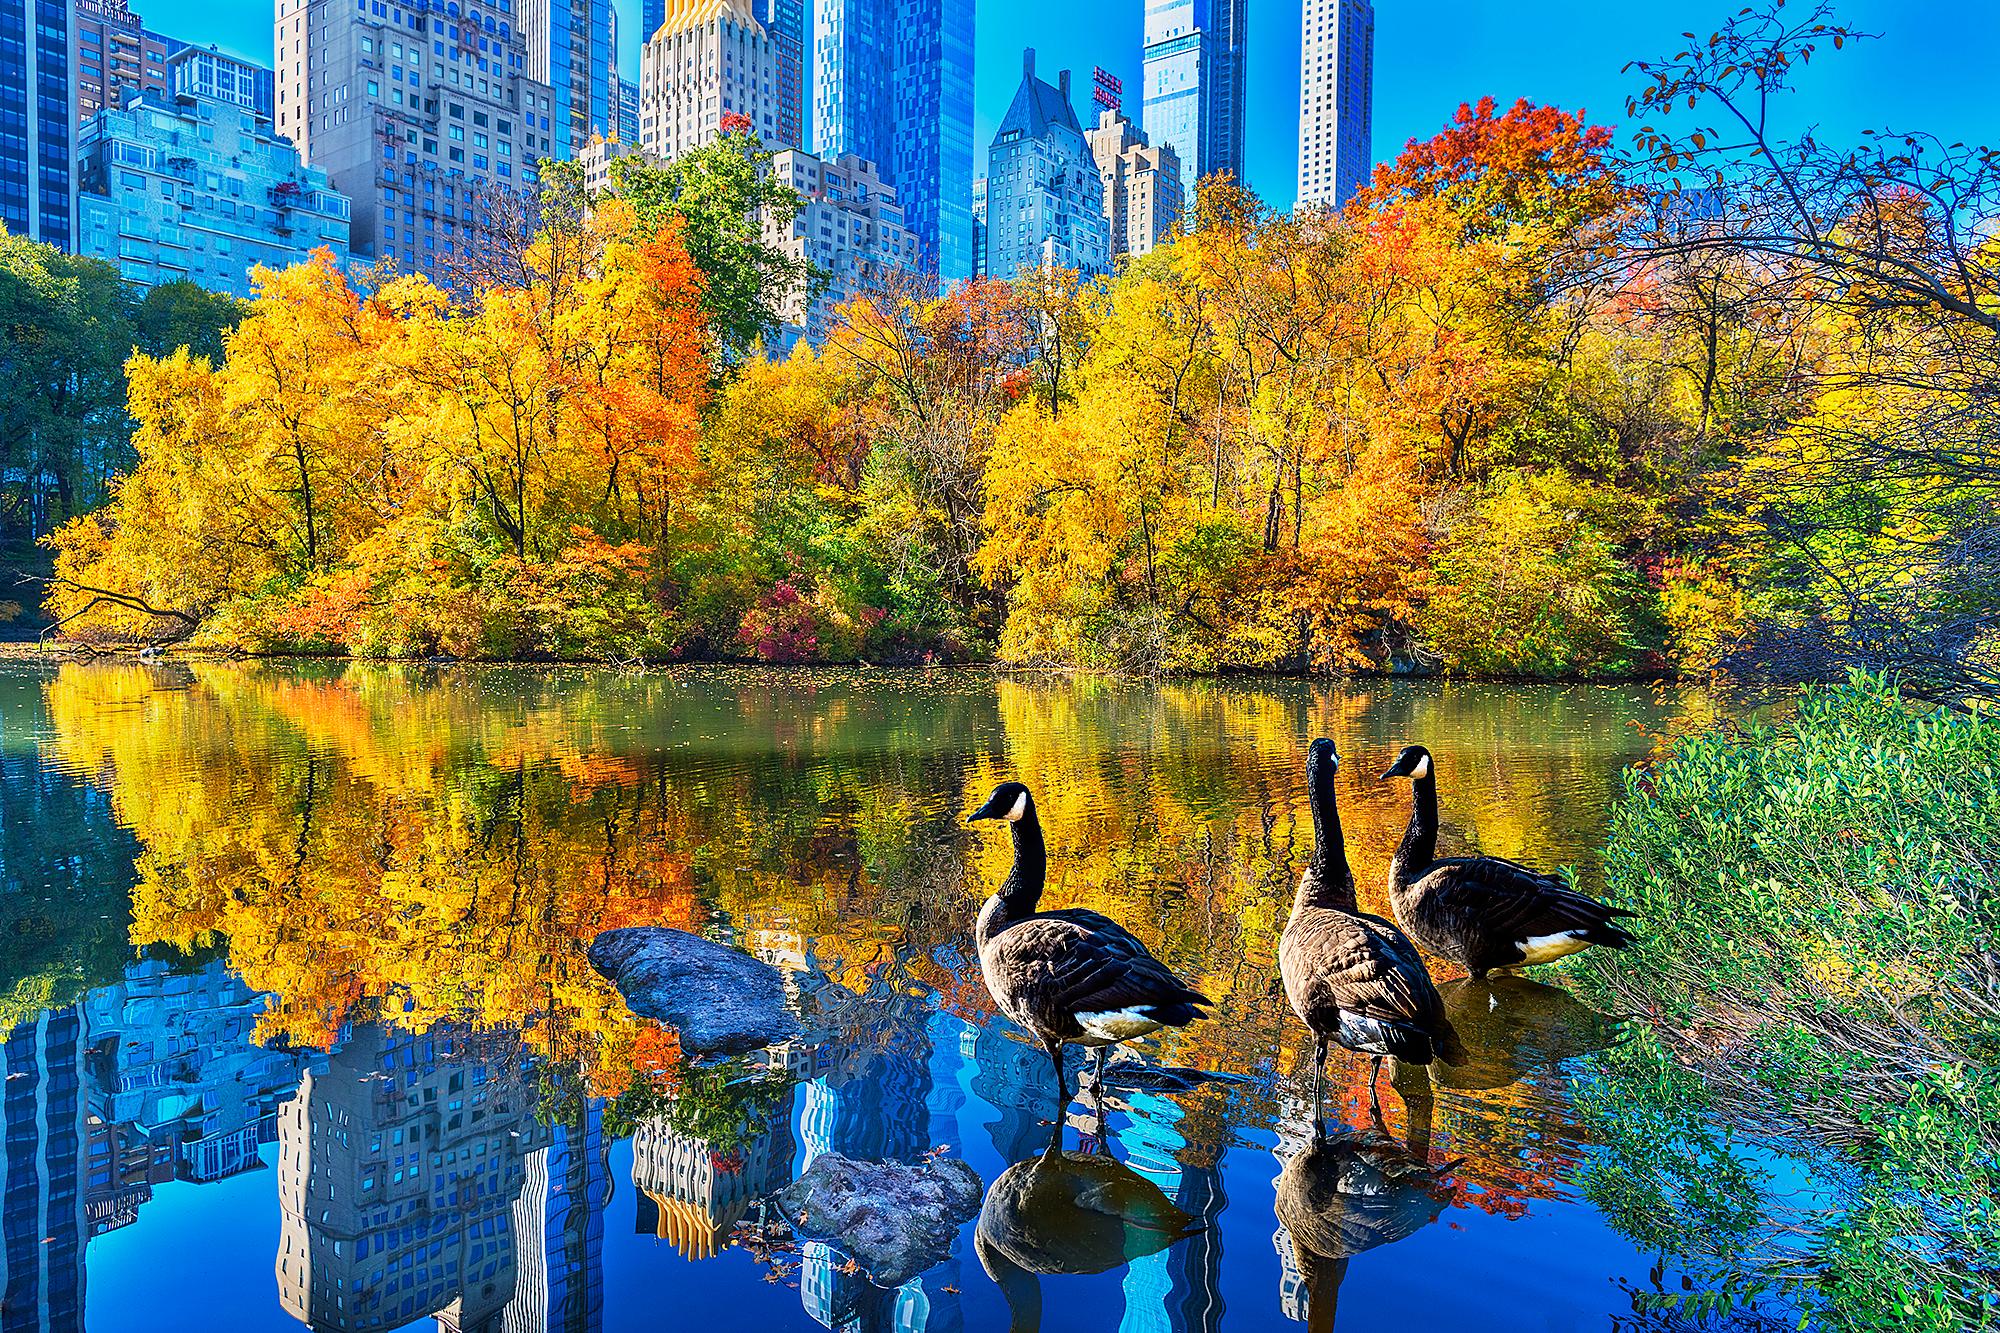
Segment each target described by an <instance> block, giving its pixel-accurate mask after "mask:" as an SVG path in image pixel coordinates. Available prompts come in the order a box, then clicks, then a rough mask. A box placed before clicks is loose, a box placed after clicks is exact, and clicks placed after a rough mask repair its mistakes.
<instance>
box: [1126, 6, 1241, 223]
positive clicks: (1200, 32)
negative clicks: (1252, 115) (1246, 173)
mask: <svg viewBox="0 0 2000 1333" xmlns="http://www.w3.org/2000/svg"><path fill="white" fill-rule="evenodd" d="M1248 5H1249V0H1147V3H1146V56H1145V69H1144V73H1143V80H1144V81H1143V83H1142V84H1141V96H1142V99H1143V100H1142V102H1141V106H1142V111H1141V113H1140V114H1141V120H1142V123H1143V124H1144V126H1145V130H1146V139H1147V142H1149V143H1151V144H1153V145H1154V146H1155V147H1158V146H1160V145H1162V144H1172V145H1173V148H1174V151H1175V152H1176V153H1178V154H1180V159H1181V199H1182V200H1183V203H1184V206H1185V207H1187V208H1192V207H1193V206H1194V202H1195V184H1196V182H1198V181H1199V180H1200V179H1201V178H1202V177H1203V176H1207V175H1210V174H1212V173H1214V172H1218V171H1226V172H1228V173H1229V174H1230V175H1232V176H1234V177H1236V179H1237V180H1239V181H1240V180H1242V179H1243V94H1244V84H1243V60H1244V53H1245V51H1246V50H1247V49H1248V48H1247V41H1246V37H1245V21H1246V11H1247V9H1248Z"/></svg>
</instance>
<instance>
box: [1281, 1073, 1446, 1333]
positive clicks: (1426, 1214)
mask: <svg viewBox="0 0 2000 1333" xmlns="http://www.w3.org/2000/svg"><path fill="white" fill-rule="evenodd" d="M1409 1073H1411V1074H1414V1075H1415V1077H1407V1078H1399V1079H1398V1081H1397V1091H1399V1092H1401V1093H1402V1094H1403V1099H1404V1103H1405V1105H1406V1107H1407V1108H1408V1111H1409V1138H1408V1142H1407V1143H1402V1142H1398V1141H1397V1140H1396V1139H1395V1138H1394V1137H1393V1136H1391V1135H1390V1134H1389V1132H1388V1131H1387V1129H1386V1128H1385V1127H1384V1126H1383V1124H1382V1122H1381V1120H1380V1119H1379V1118H1378V1119H1377V1120H1376V1121H1375V1124H1374V1126H1373V1127H1372V1128H1369V1129H1362V1130H1356V1129H1347V1130H1342V1131H1339V1132H1336V1133H1333V1134H1328V1133H1325V1132H1324V1130H1323V1128H1322V1129H1319V1130H1317V1131H1316V1132H1315V1133H1314V1135H1313V1137H1312V1138H1311V1140H1310V1141H1308V1143H1307V1144H1306V1146H1305V1149H1304V1151H1302V1152H1300V1153H1299V1154H1298V1155H1297V1156H1296V1157H1293V1158H1292V1159H1291V1160H1290V1161H1289V1162H1287V1163H1285V1169H1284V1170H1283V1171H1282V1172H1281V1173H1280V1174H1279V1176H1278V1184H1277V1214H1278V1223H1279V1225H1280V1226H1282V1227H1283V1228H1284V1229H1285V1233H1286V1235H1287V1236H1289V1237H1290V1238H1291V1243H1292V1253H1293V1256H1294V1258H1295V1259H1296V1261H1297V1263H1298V1268H1299V1275H1300V1277H1301V1278H1302V1279H1303V1285H1304V1296H1305V1302H1306V1308H1305V1321H1306V1327H1307V1328H1308V1329H1309V1330H1311V1333H1327V1331H1328V1330H1331V1329H1332V1328H1333V1320H1334V1311H1335V1308H1336V1305H1337V1304H1338V1301H1339V1298H1340V1284H1341V1281H1342V1280H1343V1279H1344V1278H1345V1277H1346V1276H1347V1264H1348V1260H1350V1259H1352V1258H1353V1257H1354V1256H1355V1255H1357V1254H1360V1253H1362V1252H1363V1251H1365V1250H1372V1249H1376V1248H1378V1247H1379V1246H1383V1245H1389V1244H1392V1243H1394V1242H1396V1241H1399V1240H1402V1239H1403V1238H1405V1237H1406V1236H1409V1235H1411V1234H1413V1233H1415V1232H1417V1231H1421V1230H1423V1228H1425V1227H1427V1226H1429V1225H1430V1224H1431V1223H1433V1222H1435V1221H1437V1219H1438V1215H1439V1214H1440V1213H1442V1212H1443V1211H1444V1207H1445V1204H1446V1203H1447V1202H1449V1201H1450V1199H1451V1187H1450V1186H1449V1185H1447V1184H1446V1183H1445V1181H1444V1175H1445V1172H1446V1171H1447V1170H1449V1167H1448V1166H1447V1167H1446V1168H1444V1169H1437V1170H1434V1169H1433V1168H1432V1167H1431V1165H1430V1161H1429V1157H1430V1124H1431V1111H1432V1102H1431V1094H1430V1084H1429V1080H1428V1079H1426V1078H1424V1077H1423V1071H1421V1070H1411V1071H1409ZM1295 1317H1296V1316H1295Z"/></svg>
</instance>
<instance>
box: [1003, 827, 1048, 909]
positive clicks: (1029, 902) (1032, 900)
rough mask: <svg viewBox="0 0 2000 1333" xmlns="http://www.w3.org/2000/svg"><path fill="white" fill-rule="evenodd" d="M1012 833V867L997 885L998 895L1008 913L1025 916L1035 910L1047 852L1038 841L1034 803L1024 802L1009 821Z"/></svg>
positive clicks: (1038, 899) (1040, 841)
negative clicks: (1004, 880) (1025, 803)
mask: <svg viewBox="0 0 2000 1333" xmlns="http://www.w3.org/2000/svg"><path fill="white" fill-rule="evenodd" d="M1012 829H1013V834H1014V868H1013V869H1012V870H1011V871H1009V872H1008V874H1007V882H1006V883H1005V884H1002V885H1001V886H1000V897H1001V899H1002V900H1003V901H1005V903H1006V904H1007V912H1008V914H1009V915H1010V916H1016V917H1019V916H1025V915H1027V914H1028V913H1029V912H1032V911H1034V910H1035V905H1036V904H1037V903H1039V902H1041V900H1042V885H1043V883H1044V882H1045V881H1046V880H1047V879H1048V873H1049V853H1048V848H1047V846H1046V845H1045V844H1044V843H1043V842H1042V821H1041V819H1040V818H1039V817H1038V816H1037V815H1036V813H1035V803H1034V801H1033V800H1030V801H1029V802H1028V808H1027V809H1026V810H1024V811H1022V812H1021V817H1020V818H1019V819H1017V820H1015V821H1014V823H1013V825H1012Z"/></svg>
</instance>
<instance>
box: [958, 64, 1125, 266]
mask: <svg viewBox="0 0 2000 1333" xmlns="http://www.w3.org/2000/svg"><path fill="white" fill-rule="evenodd" d="M1069 94H1070V82H1069V71H1068V70H1064V71H1063V72H1062V73H1061V74H1060V75H1058V76H1057V79H1056V82H1055V84H1053V85H1050V84H1048V83H1044V82H1043V81H1042V80H1041V79H1038V78H1036V77H1035V52H1034V49H1033V48H1032V47H1031V48H1029V49H1028V50H1026V51H1023V52H1022V53H1021V86H1020V88H1018V89H1017V90H1016V91H1015V93H1014V101H1013V104H1012V105H1011V106H1009V107H1008V108H1007V114H1006V116H1004V117H1003V118H1002V119H1001V121H1000V128H999V129H998V130H997V131H995V132H994V135H993V145H992V147H991V148H989V149H988V150H987V154H986V271H987V274H988V276H990V277H995V278H1011V277H1013V276H1014V275H1015V274H1016V273H1018V272H1020V271H1021V270H1022V269H1024V268H1040V267H1057V268H1073V269H1076V270H1078V271H1079V272H1083V273H1103V272H1106V271H1107V270H1109V269H1110V267H1111V224H1110V223H1109V222H1108V221H1106V219H1105V216H1104V177H1103V176H1102V175H1101V174H1099V172H1098V169H1097V159H1096V158H1094V157H1092V156H1091V152H1090V145H1089V144H1088V143H1087V142H1085V140H1084V137H1083V127H1082V126H1080V125H1079V124H1077V120H1076V111H1075V110H1074V109H1073V108H1072V107H1071V106H1070V100H1069Z"/></svg>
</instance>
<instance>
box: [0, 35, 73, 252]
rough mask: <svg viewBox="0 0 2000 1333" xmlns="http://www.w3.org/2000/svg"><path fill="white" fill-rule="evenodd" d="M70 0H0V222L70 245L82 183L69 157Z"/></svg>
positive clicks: (20, 231) (10, 228)
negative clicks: (78, 183) (77, 186)
mask: <svg viewBox="0 0 2000 1333" xmlns="http://www.w3.org/2000/svg"><path fill="white" fill-rule="evenodd" d="M75 20H76V13H75V10H74V9H73V8H72V6H71V0H0V223H5V224H6V227H7V230H8V232H9V233H11V234H12V235H15V236H25V237H27V238H28V239H29V240H32V241H46V242H47V243H48V244H50V245H53V246H55V247H56V248H57V249H59V250H68V249H70V248H71V246H72V244H73V238H72V236H71V231H72V228H73V227H74V225H75V215H76V190H75V182H74V173H73V170H72V167H71V164H70V155H71V152H72V151H73V149H72V142H71V128H70V91H69V61H70V50H69V47H70V34H71V31H72V29H73V28H74V27H75Z"/></svg>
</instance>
